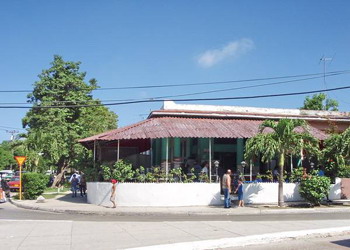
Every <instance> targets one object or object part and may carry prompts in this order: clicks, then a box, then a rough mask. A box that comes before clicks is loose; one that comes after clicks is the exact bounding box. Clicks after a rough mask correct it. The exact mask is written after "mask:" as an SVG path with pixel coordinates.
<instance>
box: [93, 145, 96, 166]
mask: <svg viewBox="0 0 350 250" xmlns="http://www.w3.org/2000/svg"><path fill="white" fill-rule="evenodd" d="M93 165H94V169H95V167H96V140H94V164H93Z"/></svg>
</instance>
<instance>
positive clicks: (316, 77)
mask: <svg viewBox="0 0 350 250" xmlns="http://www.w3.org/2000/svg"><path fill="white" fill-rule="evenodd" d="M340 74H344V73H328V74H327V76H337V75H340ZM323 77H324V76H323V75H320V76H314V77H308V78H301V79H292V80H286V81H278V82H272V83H262V84H255V85H248V86H241V87H234V88H225V89H216V90H208V91H202V92H192V93H185V94H178V95H168V96H156V97H149V98H143V99H121V100H120V99H119V100H86V101H75V100H71V101H49V102H47V101H45V104H46V105H47V104H50V103H52V104H62V103H73V102H76V104H75V105H78V104H84V103H89V102H92V103H94V102H104V103H105V102H129V101H142V100H155V99H164V98H174V97H183V96H193V95H202V94H209V93H218V92H226V91H232V90H240V89H249V88H257V87H265V86H272V85H279V84H284V83H291V82H300V81H307V80H313V79H319V78H323ZM21 104H28V105H29V104H30V103H27V102H26V103H0V105H21ZM34 104H38V103H34Z"/></svg>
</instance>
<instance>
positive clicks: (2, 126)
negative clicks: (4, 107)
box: [0, 126, 24, 130]
mask: <svg viewBox="0 0 350 250" xmlns="http://www.w3.org/2000/svg"><path fill="white" fill-rule="evenodd" d="M0 128H7V129H22V130H24V129H23V128H15V127H8V126H0Z"/></svg>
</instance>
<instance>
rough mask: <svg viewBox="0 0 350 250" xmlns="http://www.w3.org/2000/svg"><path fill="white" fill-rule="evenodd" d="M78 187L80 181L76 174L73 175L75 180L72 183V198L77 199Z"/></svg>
mask: <svg viewBox="0 0 350 250" xmlns="http://www.w3.org/2000/svg"><path fill="white" fill-rule="evenodd" d="M78 185H79V179H78V178H77V176H76V174H73V178H72V181H71V191H72V197H77V190H78Z"/></svg>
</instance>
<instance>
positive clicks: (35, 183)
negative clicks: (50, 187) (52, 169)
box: [22, 173, 49, 200]
mask: <svg viewBox="0 0 350 250" xmlns="http://www.w3.org/2000/svg"><path fill="white" fill-rule="evenodd" d="M22 181H23V182H22V183H23V190H24V192H23V197H24V198H25V199H29V200H34V199H36V198H37V197H38V196H39V195H41V194H42V193H44V190H45V188H46V185H47V183H48V181H49V176H47V175H44V174H40V173H25V174H23V177H22Z"/></svg>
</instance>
